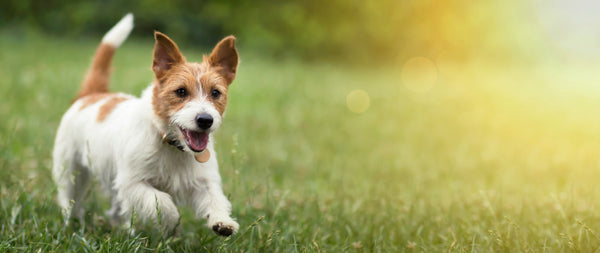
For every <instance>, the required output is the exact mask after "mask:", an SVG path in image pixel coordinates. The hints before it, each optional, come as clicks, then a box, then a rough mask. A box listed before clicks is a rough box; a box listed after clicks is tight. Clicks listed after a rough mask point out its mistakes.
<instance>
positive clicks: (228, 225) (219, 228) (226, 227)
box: [209, 218, 240, 236]
mask: <svg viewBox="0 0 600 253" xmlns="http://www.w3.org/2000/svg"><path fill="white" fill-rule="evenodd" d="M209 226H210V227H211V228H212V230H213V231H214V232H215V233H216V234H217V235H220V236H230V235H232V234H234V233H235V232H237V231H238V228H239V227H240V225H239V224H238V223H237V222H235V221H234V220H232V219H231V218H227V219H221V220H216V221H215V222H213V223H212V224H210V225H209Z"/></svg>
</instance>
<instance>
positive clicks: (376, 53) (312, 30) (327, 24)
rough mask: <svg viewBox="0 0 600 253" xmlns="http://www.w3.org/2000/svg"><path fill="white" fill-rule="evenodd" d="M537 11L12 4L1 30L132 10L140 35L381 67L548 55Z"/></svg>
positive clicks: (54, 26)
mask: <svg viewBox="0 0 600 253" xmlns="http://www.w3.org/2000/svg"><path fill="white" fill-rule="evenodd" d="M537 10H538V8H537V6H536V3H535V2H532V1H477V2H473V1H468V0H453V1H415V0H408V1H394V0H378V1H355V0H351V1H345V0H332V1H317V0H295V1H272V0H257V1H251V0H233V1H216V0H212V1H211V0H198V1H189V0H188V1H182V0H174V1H159V0H141V1H117V0H105V1H84V0H49V1H45V0H6V1H3V2H2V8H1V9H0V25H1V26H3V27H7V26H8V27H13V28H14V29H16V30H19V29H27V30H35V31H39V32H43V33H47V34H53V35H57V36H59V35H60V36H69V37H80V36H82V35H88V36H97V35H98V34H103V33H104V31H105V30H106V29H107V27H111V26H112V24H113V23H114V21H115V20H118V18H120V17H121V16H123V15H124V14H125V13H127V12H133V13H134V14H135V17H136V20H135V23H136V29H135V30H134V32H133V34H134V36H138V37H144V38H147V37H148V36H149V34H151V31H153V30H154V29H157V30H160V31H163V32H165V33H167V34H173V35H177V36H178V38H179V39H180V40H183V41H185V42H187V43H189V44H190V45H192V46H198V47H208V46H211V45H213V43H214V42H215V41H217V40H218V39H219V38H221V37H223V36H225V35H229V34H234V35H236V36H238V37H239V38H240V39H241V43H242V45H244V46H245V47H248V48H249V49H252V50H254V51H259V52H261V54H263V55H266V56H276V57H282V56H293V57H295V58H302V59H309V60H315V59H317V60H320V59H327V60H343V61H349V62H354V63H361V62H362V63H368V64H377V63H389V62H390V61H391V62H402V61H404V60H406V57H411V56H414V55H421V56H428V57H436V56H437V55H438V54H440V53H442V52H450V53H451V54H452V56H453V57H455V58H457V59H465V58H469V57H472V56H474V55H476V56H486V57H493V58H495V59H494V60H509V59H513V58H514V57H516V56H518V57H519V59H520V60H527V61H532V60H534V59H535V58H536V57H537V56H539V55H540V53H541V52H543V51H544V50H546V49H547V48H545V47H542V48H540V47H539V44H538V43H536V42H540V41H542V40H544V39H545V38H544V37H543V35H544V34H543V32H542V33H540V32H539V29H540V28H541V27H540V24H539V23H540V22H539V20H536V19H537V17H538V16H539V15H538V13H537ZM536 30H538V31H537V32H536ZM532 31H533V32H534V33H531V32H532ZM540 36H541V37H540ZM541 44H543V43H541ZM550 47H551V46H550ZM544 55H545V54H544Z"/></svg>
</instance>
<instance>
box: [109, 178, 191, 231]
mask: <svg viewBox="0 0 600 253" xmlns="http://www.w3.org/2000/svg"><path fill="white" fill-rule="evenodd" d="M117 191H118V193H117V197H118V198H119V200H120V201H121V203H122V208H123V210H122V214H123V216H124V218H126V219H124V220H125V222H127V221H129V220H130V218H131V215H132V214H133V212H135V213H136V215H137V216H138V217H139V218H141V219H142V221H144V222H146V221H153V222H154V223H155V224H157V225H159V226H160V228H161V230H162V232H163V233H164V234H165V235H171V234H172V233H174V232H175V228H176V227H177V224H179V212H178V211H177V206H175V203H174V202H173V199H172V198H171V195H169V194H167V193H165V192H162V191H159V190H157V189H156V188H154V187H152V186H151V185H150V184H148V183H147V182H137V183H129V184H127V185H126V186H123V187H120V188H118V189H117Z"/></svg>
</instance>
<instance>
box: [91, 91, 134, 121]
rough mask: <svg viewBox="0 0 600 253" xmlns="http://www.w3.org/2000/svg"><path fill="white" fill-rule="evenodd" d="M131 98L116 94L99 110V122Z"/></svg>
mask: <svg viewBox="0 0 600 253" xmlns="http://www.w3.org/2000/svg"><path fill="white" fill-rule="evenodd" d="M128 99H129V98H127V97H123V96H114V97H111V98H109V99H108V100H107V101H106V102H104V104H103V105H102V106H100V109H99V110H98V118H97V119H96V120H97V121H98V122H102V121H104V119H106V117H108V115H109V114H110V113H111V112H112V111H113V110H114V109H115V107H116V106H117V105H118V104H119V103H121V102H123V101H125V100H128Z"/></svg>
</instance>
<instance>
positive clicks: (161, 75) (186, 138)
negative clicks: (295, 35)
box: [152, 32, 238, 152]
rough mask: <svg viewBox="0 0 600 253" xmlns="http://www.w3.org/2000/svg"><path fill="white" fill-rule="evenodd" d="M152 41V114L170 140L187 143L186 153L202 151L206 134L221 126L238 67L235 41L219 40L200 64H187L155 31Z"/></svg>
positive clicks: (174, 47)
mask: <svg viewBox="0 0 600 253" xmlns="http://www.w3.org/2000/svg"><path fill="white" fill-rule="evenodd" d="M154 38H155V39H156V44H155V46H154V59H153V61H152V70H153V71H154V74H155V75H156V82H155V84H154V88H153V98H152V104H153V108H154V113H155V114H156V115H157V116H158V117H159V118H160V119H162V120H163V123H165V125H166V126H167V129H166V132H167V134H168V135H169V136H170V138H175V139H176V140H178V141H179V142H180V143H185V144H186V145H185V147H184V150H185V151H190V152H201V151H203V150H204V149H206V146H207V144H208V139H209V134H210V133H211V132H213V131H215V130H217V129H218V128H219V126H220V125H221V122H222V119H223V113H224V112H225V107H226V106H227V90H228V88H229V85H230V84H231V82H232V81H233V79H234V78H235V74H236V71H237V66H238V52H237V50H236V48H235V38H234V37H233V36H229V37H226V38H224V39H223V40H221V41H220V42H219V43H218V44H217V45H216V46H215V48H214V49H213V51H212V53H211V54H210V55H209V56H208V57H206V56H205V57H204V59H203V61H202V62H201V63H195V62H187V61H186V60H185V57H184V56H183V55H182V54H181V52H180V51H179V48H178V47H177V44H175V42H173V41H172V40H171V39H170V38H169V37H167V36H166V35H164V34H162V33H160V32H155V33H154Z"/></svg>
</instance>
